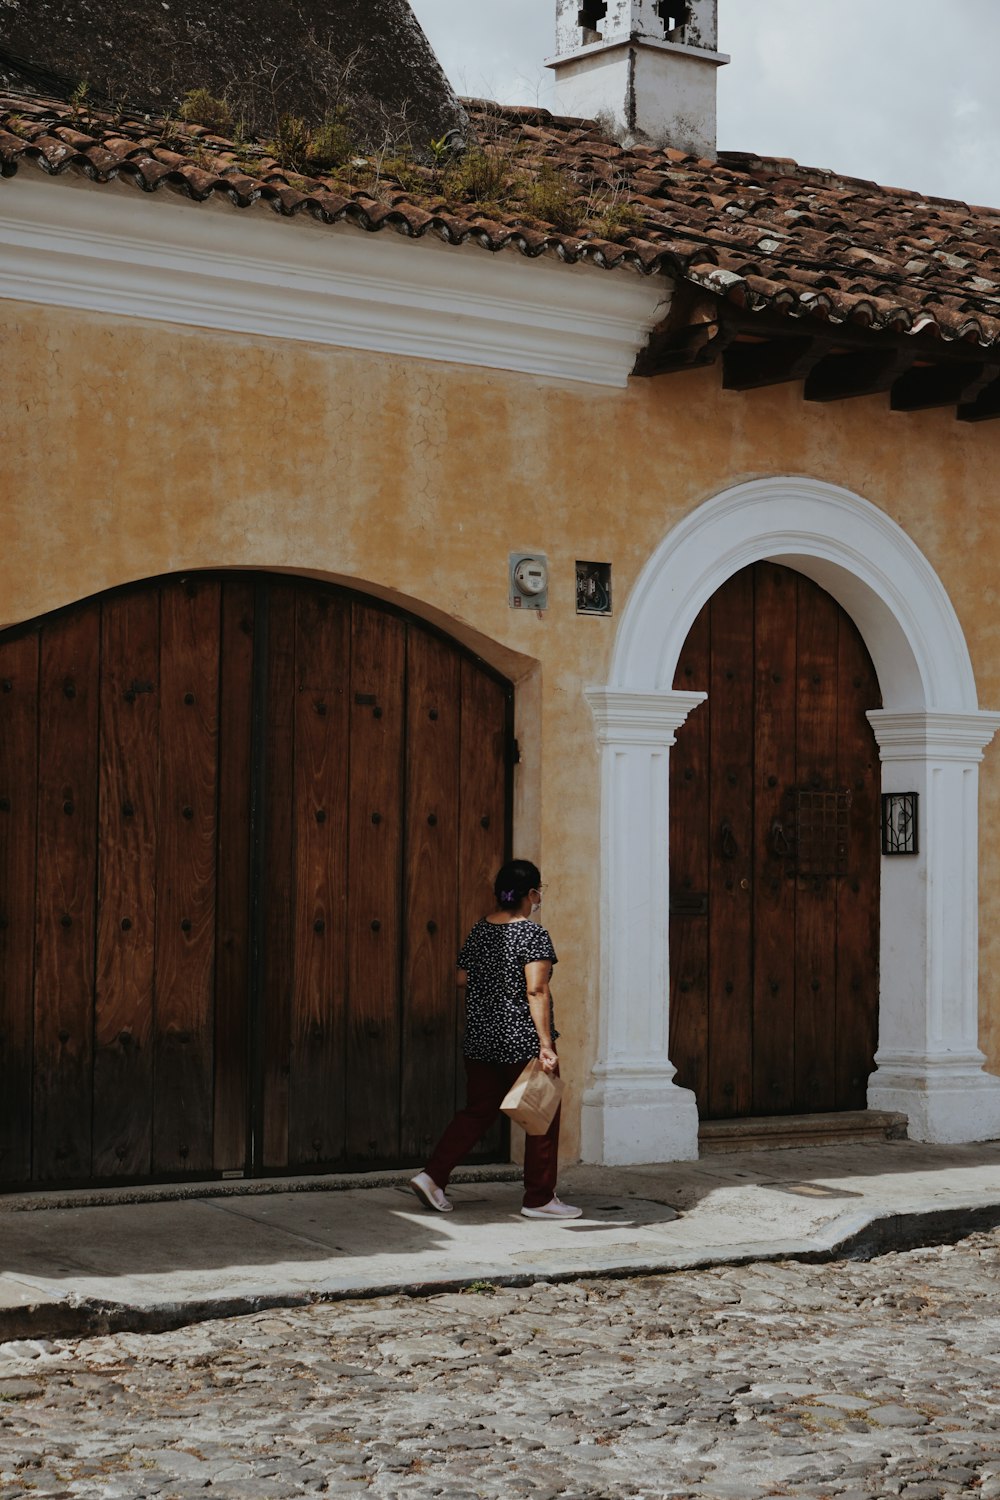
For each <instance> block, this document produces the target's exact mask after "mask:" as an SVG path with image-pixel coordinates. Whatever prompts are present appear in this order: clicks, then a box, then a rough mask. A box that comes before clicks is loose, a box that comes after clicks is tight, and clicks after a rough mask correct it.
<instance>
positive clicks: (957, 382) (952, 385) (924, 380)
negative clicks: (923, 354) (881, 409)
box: [891, 361, 1000, 411]
mask: <svg viewBox="0 0 1000 1500" xmlns="http://www.w3.org/2000/svg"><path fill="white" fill-rule="evenodd" d="M998 375H1000V369H998V368H997V366H996V365H988V364H985V363H983V362H982V361H978V362H976V361H970V362H968V363H966V362H964V361H963V362H960V363H959V362H956V363H955V364H947V365H915V366H913V368H912V369H909V370H905V371H904V372H903V374H902V375H900V376H899V378H898V380H896V381H894V383H893V387H892V398H891V405H892V409H893V411H927V410H929V409H930V408H932V407H935V406H962V405H968V404H971V403H972V402H974V401H975V400H976V398H977V397H978V396H979V395H980V393H981V392H982V391H983V390H984V389H985V388H986V386H988V385H989V384H990V383H991V382H992V381H993V380H995V379H996V378H997V376H998Z"/></svg>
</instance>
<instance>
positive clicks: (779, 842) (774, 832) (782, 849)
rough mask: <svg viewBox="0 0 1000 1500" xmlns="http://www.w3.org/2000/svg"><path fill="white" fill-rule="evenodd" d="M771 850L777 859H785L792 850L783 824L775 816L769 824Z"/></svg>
mask: <svg viewBox="0 0 1000 1500" xmlns="http://www.w3.org/2000/svg"><path fill="white" fill-rule="evenodd" d="M771 852H772V854H776V855H777V856H778V858H779V859H785V858H786V857H787V856H788V855H789V854H791V852H792V846H791V844H790V843H789V840H788V835H787V833H786V832H785V829H784V825H783V824H781V823H779V822H778V819H777V818H775V820H774V822H773V823H772V824H771Z"/></svg>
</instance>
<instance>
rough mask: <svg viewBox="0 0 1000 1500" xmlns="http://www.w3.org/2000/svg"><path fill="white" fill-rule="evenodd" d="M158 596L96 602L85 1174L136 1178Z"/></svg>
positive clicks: (153, 813) (149, 1023)
mask: <svg viewBox="0 0 1000 1500" xmlns="http://www.w3.org/2000/svg"><path fill="white" fill-rule="evenodd" d="M159 675H160V669H159V596H158V593H157V591H156V590H150V591H148V592H145V593H141V594H128V595H124V596H119V597H118V598H115V599H107V600H105V601H104V603H103V605H102V607H101V741H100V815H99V825H98V877H97V878H98V898H97V901H98V917H97V982H96V995H95V1013H94V1153H93V1172H94V1176H95V1177H118V1176H125V1177H139V1176H148V1174H149V1172H150V1170H151V1167H152V1148H153V1096H152V1087H153V1045H152V1044H153V964H154V953H155V939H156V829H157V821H158V806H157V799H158V791H159V785H158V782H159V753H158V749H159V747H158V738H159V714H160V692H159Z"/></svg>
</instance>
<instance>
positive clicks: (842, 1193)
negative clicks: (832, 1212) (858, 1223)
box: [761, 1182, 865, 1198]
mask: <svg viewBox="0 0 1000 1500" xmlns="http://www.w3.org/2000/svg"><path fill="white" fill-rule="evenodd" d="M761 1187H765V1188H770V1189H771V1190H772V1192H775V1193H792V1194H793V1195H794V1196H795V1197H796V1198H863V1197H864V1196H865V1195H864V1193H854V1192H851V1190H850V1189H849V1188H833V1187H827V1186H826V1184H825V1183H822V1182H762V1183H761Z"/></svg>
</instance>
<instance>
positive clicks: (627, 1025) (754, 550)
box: [583, 478, 1000, 1163]
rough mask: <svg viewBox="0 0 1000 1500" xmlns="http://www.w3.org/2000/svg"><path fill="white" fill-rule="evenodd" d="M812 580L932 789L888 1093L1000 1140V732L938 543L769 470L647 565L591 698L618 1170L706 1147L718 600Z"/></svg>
mask: <svg viewBox="0 0 1000 1500" xmlns="http://www.w3.org/2000/svg"><path fill="white" fill-rule="evenodd" d="M763 560H770V561H773V562H781V563H784V564H785V565H787V566H788V567H792V568H795V569H796V570H797V571H799V572H801V573H804V574H806V575H807V576H808V577H810V578H812V579H813V580H814V581H815V582H816V583H818V584H819V585H820V586H821V587H822V588H824V589H826V590H827V592H828V593H830V594H832V595H833V597H834V598H835V599H837V601H838V602H839V603H840V604H841V605H842V606H843V608H844V609H845V610H846V611H847V613H848V614H849V615H850V616H851V618H852V619H853V620H854V622H855V624H856V625H857V626H858V629H859V630H860V632H861V634H862V636H863V637H864V640H865V643H866V645H867V647H868V650H869V652H870V653H871V656H872V660H873V662H874V664H875V668H876V671H877V673H878V678H879V684H880V687H881V691H882V699H883V705H884V707H883V708H882V709H881V710H879V711H878V712H873V713H872V714H871V715H870V718H871V721H872V725H873V728H874V731H875V735H876V739H877V740H878V743H879V746H880V750H881V756H882V761H883V787H884V789H885V790H890V791H891V790H900V791H901V790H907V791H914V790H915V791H918V792H919V793H920V796H921V823H922V844H921V850H920V853H919V855H918V856H916V857H914V858H897V859H883V861H882V880H881V901H882V920H881V933H882V937H881V952H880V961H881V967H880V976H881V977H880V996H879V1049H878V1053H877V1056H876V1064H877V1067H876V1072H875V1073H873V1074H872V1078H871V1080H870V1084H869V1104H870V1105H871V1106H872V1107H877V1108H891V1109H900V1110H903V1111H904V1112H905V1113H906V1114H907V1116H908V1117H909V1121H910V1134H911V1135H912V1136H914V1137H915V1138H917V1139H921V1140H934V1141H964V1140H982V1139H985V1138H988V1137H991V1136H997V1135H1000V1079H996V1078H994V1077H992V1076H991V1075H988V1074H986V1073H985V1072H984V1071H983V1063H984V1058H983V1055H982V1053H981V1052H980V1051H979V1048H978V1045H977V1040H978V768H979V763H980V761H981V760H982V756H983V751H984V749H985V747H986V746H987V745H988V744H989V742H990V740H991V739H992V738H993V735H994V734H995V732H996V730H997V728H998V727H1000V714H993V713H986V712H983V711H982V710H980V708H979V706H978V700H977V696H976V685H975V678H974V675H973V671H972V663H971V659H970V656H969V651H968V647H967V645H966V642H965V637H964V635H963V633H962V629H961V626H960V624H959V621H958V617H957V615H956V613H955V610H954V608H953V606H952V604H951V601H950V599H949V598H948V595H947V593H946V591H945V589H944V587H943V585H942V584H941V581H940V579H939V578H938V576H937V574H936V573H935V571H934V569H933V568H932V567H931V565H930V563H929V562H928V561H927V559H926V558H925V557H924V555H923V553H922V552H921V551H920V549H919V548H918V547H917V546H916V545H915V543H914V542H913V541H912V540H911V539H910V538H909V537H908V536H907V535H906V533H905V532H904V531H903V530H902V529H901V528H900V527H899V526H897V525H896V523H895V522H894V521H892V520H891V519H890V518H889V517H888V516H886V515H885V514H884V513H883V512H882V511H880V510H878V509H877V508H876V507H875V506H874V505H872V504H870V503H869V502H868V501H866V500H863V499H861V498H860V496H858V495H853V494H851V493H850V492H849V491H847V490H844V489H840V488H837V487H836V486H834V485H829V484H824V483H822V482H820V481H818V480H812V479H797V478H776V479H766V480H754V481H752V482H750V483H747V484H741V485H737V486H736V487H735V488H733V489H730V490H727V491H725V492H724V493H723V494H720V495H717V496H716V497H715V498H714V499H711V500H709V501H707V502H706V503H705V504H704V505H702V506H700V507H699V508H698V509H697V510H696V511H694V512H692V513H691V514H690V515H689V516H686V517H685V518H684V520H682V521H681V522H680V523H679V524H678V525H677V526H676V527H675V528H674V529H673V531H671V532H670V534H669V535H668V536H667V537H666V538H665V539H664V541H663V542H662V543H661V544H660V546H659V547H658V548H657V550H656V552H655V553H654V554H653V556H652V558H651V559H650V561H649V562H648V563H647V565H646V567H645V568H644V569H643V572H642V574H641V575H640V577H639V579H638V581H637V583H636V586H635V588H634V590H633V591H632V594H631V596H630V598H629V601H628V604H627V605H626V608H625V612H624V614H623V616H622V620H621V623H620V625H619V628H618V634H617V638H616V643H615V650H614V655H613V658H612V668H611V677H610V681H609V682H608V684H607V685H606V686H603V687H595V688H592V689H590V690H588V692H587V698H588V701H589V703H590V705H591V709H592V711H593V713H594V718H595V723H596V727H597V738H598V743H599V745H600V747H601V754H602V758H603V767H602V868H603V879H604V892H603V896H604V899H603V902H602V909H603V925H602V957H601V1026H600V1043H599V1056H598V1060H597V1063H596V1064H595V1067H594V1079H593V1083H592V1086H591V1087H590V1088H589V1089H588V1091H587V1093H586V1094H585V1096H584V1110H583V1152H584V1158H585V1159H586V1160H588V1161H603V1162H608V1163H626V1162H644V1161H666V1160H677V1159H683V1158H685V1157H688V1158H689V1157H694V1156H696V1155H697V1150H698V1144H697V1142H698V1120H697V1109H696V1106H695V1101H694V1096H693V1095H692V1094H691V1093H690V1092H689V1091H688V1090H686V1089H680V1088H678V1087H677V1086H676V1084H675V1083H674V1082H673V1078H674V1068H673V1066H672V1065H671V1063H670V1060H669V1057H668V1054H667V1035H668V1030H667V1011H668V999H669V973H670V966H669V953H668V948H667V935H668V924H667V911H668V900H667V893H668V890H669V853H668V851H669V808H668V796H669V754H670V747H671V746H672V745H673V744H674V743H675V737H676V735H677V733H678V732H680V733H683V728H682V726H683V724H684V721H685V720H686V718H687V716H688V714H689V713H691V712H693V711H697V705H698V703H699V702H700V701H702V698H703V697H704V695H703V694H692V693H679V692H675V691H673V689H672V686H671V684H672V682H673V677H674V672H675V669H676V665H677V661H678V658H679V656H680V652H681V649H682V647H683V644H684V641H685V639H686V637H687V634H688V632H689V630H690V628H691V625H692V624H693V622H694V620H695V618H696V616H697V615H698V613H699V611H700V610H701V608H702V607H703V605H704V604H705V603H706V602H707V601H708V600H709V599H710V598H711V597H712V595H713V594H714V593H715V592H716V591H717V590H718V589H719V588H721V586H722V585H723V584H724V583H725V581H726V580H727V579H728V578H730V577H731V576H732V575H733V574H734V573H736V572H738V571H739V569H741V568H744V567H748V566H749V565H750V564H752V563H755V562H759V561H763Z"/></svg>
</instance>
